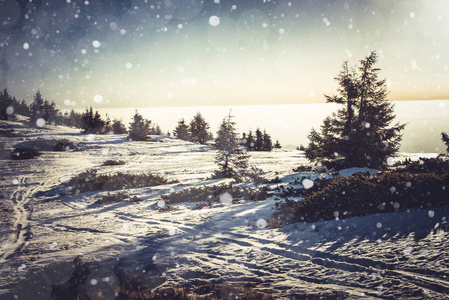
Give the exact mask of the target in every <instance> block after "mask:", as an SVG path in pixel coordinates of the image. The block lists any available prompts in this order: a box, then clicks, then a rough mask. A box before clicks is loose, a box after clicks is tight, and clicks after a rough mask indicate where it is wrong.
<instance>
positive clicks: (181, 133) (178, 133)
mask: <svg viewBox="0 0 449 300" xmlns="http://www.w3.org/2000/svg"><path fill="white" fill-rule="evenodd" d="M173 135H174V136H175V137H176V138H178V139H180V140H184V141H188V140H189V139H190V134H189V126H188V125H187V124H186V122H185V121H184V119H181V120H179V121H178V126H176V128H175V130H174V131H173Z"/></svg>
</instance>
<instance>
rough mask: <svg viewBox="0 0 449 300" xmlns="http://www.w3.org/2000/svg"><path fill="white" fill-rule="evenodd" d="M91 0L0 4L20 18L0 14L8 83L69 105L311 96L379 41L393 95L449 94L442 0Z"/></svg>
mask: <svg viewBox="0 0 449 300" xmlns="http://www.w3.org/2000/svg"><path fill="white" fill-rule="evenodd" d="M67 2H70V3H67ZM86 2H87V1H85V2H81V1H70V0H68V1H66V2H62V3H60V4H58V5H54V4H52V5H46V4H45V2H41V3H40V5H36V6H35V7H34V9H31V10H29V12H30V13H27V17H24V16H20V15H19V16H16V17H15V18H16V19H17V20H15V19H14V18H12V17H10V16H9V17H5V16H3V15H2V14H0V21H2V20H3V21H5V20H7V21H8V22H12V23H14V22H15V24H13V25H14V26H8V25H5V22H2V24H3V27H1V26H0V29H1V31H0V40H2V41H3V42H1V43H0V59H1V61H2V63H1V64H0V75H1V80H2V83H3V85H4V86H6V87H8V88H9V89H10V91H11V93H12V94H13V95H16V96H17V97H18V98H25V99H31V98H32V96H33V94H34V93H35V92H36V91H37V90H38V89H39V90H41V92H42V94H43V95H44V97H46V98H48V99H50V100H54V101H55V102H57V103H58V104H59V105H60V106H61V107H63V108H71V107H81V108H82V107H85V106H87V105H93V106H94V107H143V106H205V105H236V104H246V105H252V104H296V103H310V102H312V103H316V102H323V101H324V97H323V94H333V93H335V89H336V83H335V82H334V80H333V78H334V77H335V76H336V75H337V74H338V72H339V70H340V66H341V64H342V62H343V61H344V60H349V62H350V64H351V65H355V64H356V63H357V62H358V61H359V60H360V59H362V58H363V57H364V56H366V55H368V54H369V52H370V51H373V50H376V51H377V52H378V53H379V57H380V60H379V67H380V68H381V69H382V72H381V76H383V77H385V78H386V79H387V80H388V86H389V89H390V90H391V94H390V99H391V100H414V99H447V98H449V69H448V68H449V67H448V66H449V57H448V56H449V26H447V24H448V23H449V3H448V2H447V1H445V0H432V1H425V0H415V1H409V0H407V1H405V0H404V1H398V0H394V1H393V0H391V1H388V0H371V1H367V0H365V1H359V0H347V1H331V0H316V1H303V0H297V1H284V0H282V1H263V0H261V1H224V0H222V1H218V0H215V1H213V0H211V1H199V0H193V1H192V0H188V1H187V0H185V1H184V0H182V1H181V0H178V1H175V0H174V1H143V0H142V1H130V3H129V4H128V5H127V6H126V7H124V9H115V10H113V9H112V8H111V7H115V6H113V3H114V1H112V0H107V1H106V0H105V1H98V2H96V3H97V4H93V3H94V2H93V1H91V2H92V3H89V2H87V3H88V4H85V3H86ZM5 3H6V4H5ZM5 3H3V4H1V5H0V6H2V5H3V7H5V5H7V8H8V9H9V10H10V11H14V10H15V9H17V7H16V6H15V5H14V1H10V0H7V1H6V2H5ZM111 5H112V6H111ZM22 14H23V11H22ZM80 18H84V20H85V23H83V24H79V23H77V22H79V19H80Z"/></svg>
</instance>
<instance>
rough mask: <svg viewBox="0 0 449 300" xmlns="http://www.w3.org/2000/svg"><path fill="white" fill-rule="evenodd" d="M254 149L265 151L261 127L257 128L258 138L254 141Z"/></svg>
mask: <svg viewBox="0 0 449 300" xmlns="http://www.w3.org/2000/svg"><path fill="white" fill-rule="evenodd" d="M253 150H254V151H263V133H262V131H260V129H259V128H257V129H256V140H255V141H254V148H253Z"/></svg>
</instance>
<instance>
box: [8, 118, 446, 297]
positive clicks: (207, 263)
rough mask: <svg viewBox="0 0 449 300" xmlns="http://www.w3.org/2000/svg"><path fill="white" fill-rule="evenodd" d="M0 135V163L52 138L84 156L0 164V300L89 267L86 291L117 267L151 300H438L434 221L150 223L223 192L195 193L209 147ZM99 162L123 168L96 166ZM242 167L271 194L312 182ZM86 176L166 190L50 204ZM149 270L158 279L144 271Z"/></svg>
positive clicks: (278, 157) (235, 207) (214, 218)
mask: <svg viewBox="0 0 449 300" xmlns="http://www.w3.org/2000/svg"><path fill="white" fill-rule="evenodd" d="M2 125H5V123H3V124H2ZM8 126H10V128H12V129H14V132H16V133H21V135H22V136H18V137H4V136H0V142H1V148H0V149H3V152H2V153H6V152H5V151H7V150H9V149H12V148H13V146H14V145H15V144H17V143H19V142H22V141H23V139H24V137H26V139H37V138H42V139H63V138H64V139H68V140H71V141H74V142H76V143H80V146H82V147H84V148H85V150H84V151H65V152H43V153H42V155H41V156H39V157H38V158H36V159H29V160H11V159H9V156H8V157H6V156H5V155H3V157H2V159H1V160H0V170H1V171H0V185H1V190H0V203H1V205H0V209H1V216H2V217H1V220H0V222H1V228H0V231H1V233H0V247H1V250H0V299H34V300H37V299H48V298H49V295H50V294H49V291H51V285H52V283H54V282H52V277H51V276H47V277H45V276H44V279H42V280H41V281H39V282H38V283H36V282H28V283H27V282H23V281H20V280H21V279H23V278H25V276H26V274H27V273H28V272H37V271H41V270H43V269H44V268H45V267H48V266H50V265H52V264H53V265H55V263H59V264H58V265H57V266H58V268H59V270H57V273H58V274H59V275H60V276H59V278H58V280H59V281H60V282H61V281H64V280H68V278H70V276H71V272H72V271H73V270H71V269H70V268H67V265H64V264H63V262H71V261H73V259H74V258H75V257H76V256H78V255H80V256H81V257H82V259H83V260H86V261H92V262H96V263H97V268H95V269H94V270H91V274H90V278H89V279H88V285H89V284H90V285H92V286H91V287H92V288H93V287H94V286H95V285H97V283H99V282H103V283H104V282H105V281H107V282H110V284H114V282H116V281H117V280H114V276H115V275H114V273H113V272H112V271H111V270H112V268H113V267H114V266H115V265H117V264H121V265H122V266H126V268H128V269H129V270H133V272H135V273H136V274H139V275H140V276H141V277H142V278H143V280H144V281H146V282H147V284H150V285H151V284H152V285H153V286H152V288H153V289H155V290H157V289H162V288H165V287H171V286H181V285H189V284H190V285H196V286H199V285H203V284H209V283H214V282H227V283H230V284H235V283H242V282H245V283H253V286H254V289H255V290H259V291H262V292H264V291H265V292H267V293H268V292H269V293H270V294H272V295H273V297H275V298H278V299H280V298H289V297H294V296H296V297H298V298H305V297H306V296H309V297H311V298H314V297H318V298H319V297H320V296H321V297H323V298H338V297H340V298H369V299H376V298H390V299H398V298H407V299H422V298H428V299H447V297H448V295H449V279H448V278H447V274H449V270H448V267H449V251H448V247H449V234H448V223H447V218H448V217H449V208H447V207H444V208H435V209H432V210H412V211H399V212H396V213H390V214H376V215H370V216H366V217H355V218H350V219H345V220H333V221H327V222H324V221H319V222H317V223H313V224H310V223H296V224H291V225H288V226H285V227H283V228H272V227H270V226H267V222H268V223H269V222H270V219H271V218H272V214H273V213H274V212H275V208H274V206H275V203H276V202H277V201H282V199H280V198H279V197H277V196H276V195H273V196H271V197H270V198H268V199H266V200H264V201H259V202H255V201H239V200H241V199H234V200H236V201H234V202H233V204H231V205H218V204H217V205H215V206H213V207H211V208H207V209H200V210H193V209H192V207H193V206H194V205H195V203H181V204H176V205H173V206H174V210H172V211H161V210H160V209H159V206H161V205H160V204H161V202H160V200H161V195H164V194H169V193H171V192H174V191H179V190H182V189H185V188H189V187H193V186H202V185H214V184H219V183H225V182H226V183H227V182H229V180H226V179H224V180H207V178H208V177H210V175H211V173H212V172H213V171H214V170H215V168H216V167H215V164H214V157H215V154H216V152H215V150H214V149H213V148H212V147H209V146H203V145H196V144H192V143H189V142H184V141H179V140H177V139H174V138H170V137H158V138H155V141H154V142H129V141H127V140H126V136H125V135H82V134H79V131H78V130H76V129H72V128H67V127H63V126H58V127H52V126H49V128H48V129H44V130H34V129H28V128H26V127H24V125H23V123H22V122H13V123H9V124H8ZM403 156H404V157H412V158H417V157H419V156H422V154H421V155H415V154H403ZM430 156H432V155H430ZM108 159H113V160H123V161H125V162H126V164H124V165H120V166H102V164H103V162H104V161H105V160H108ZM250 164H251V165H254V166H256V167H258V168H260V169H262V170H263V171H264V172H265V174H264V176H265V177H267V178H269V179H272V178H275V177H276V176H279V178H280V179H281V180H282V183H283V184H289V183H290V182H293V181H294V180H295V179H301V178H302V177H303V176H305V175H311V178H315V177H317V176H324V175H320V174H310V173H294V172H293V171H292V169H293V168H294V167H296V166H298V165H300V164H307V161H306V159H305V158H304V156H303V153H302V152H299V151H293V150H278V151H273V152H268V153H267V152H252V153H251V159H250ZM88 169H96V170H98V173H100V174H103V173H104V174H106V173H108V174H110V173H116V172H123V173H139V174H140V173H149V172H151V173H154V174H163V175H164V176H165V177H166V178H167V179H169V180H177V181H178V182H177V183H172V184H167V185H161V186H156V187H146V188H135V189H128V190H124V191H122V192H125V193H127V194H128V195H129V196H138V197H139V198H141V199H142V200H143V201H141V202H136V203H133V202H127V201H125V202H119V203H109V204H96V203H94V202H95V201H96V200H98V199H100V198H101V197H102V196H103V195H106V194H107V192H102V191H98V192H86V193H79V194H65V195H64V194H62V195H60V194H61V192H62V191H63V190H64V189H61V188H58V187H59V186H61V184H62V183H63V182H66V181H67V180H68V179H70V178H72V177H73V176H76V175H77V174H79V173H81V172H83V171H85V170H88ZM271 185H272V186H275V184H271ZM114 193H115V192H114ZM158 203H159V205H158ZM149 266H152V268H153V267H154V266H155V267H156V269H157V270H158V272H150V271H148V270H149V269H150V268H149ZM106 279H107V280H106ZM86 288H87V289H89V288H90V286H87V287H86ZM36 290H37V291H36ZM229 299H235V297H232V295H229Z"/></svg>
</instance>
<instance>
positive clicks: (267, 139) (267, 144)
mask: <svg viewBox="0 0 449 300" xmlns="http://www.w3.org/2000/svg"><path fill="white" fill-rule="evenodd" d="M262 141H263V147H262V151H271V150H272V149H273V142H272V141H271V136H270V135H269V134H268V133H267V132H266V131H265V130H264V131H263V136H262Z"/></svg>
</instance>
